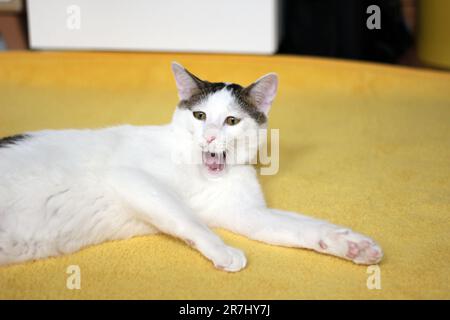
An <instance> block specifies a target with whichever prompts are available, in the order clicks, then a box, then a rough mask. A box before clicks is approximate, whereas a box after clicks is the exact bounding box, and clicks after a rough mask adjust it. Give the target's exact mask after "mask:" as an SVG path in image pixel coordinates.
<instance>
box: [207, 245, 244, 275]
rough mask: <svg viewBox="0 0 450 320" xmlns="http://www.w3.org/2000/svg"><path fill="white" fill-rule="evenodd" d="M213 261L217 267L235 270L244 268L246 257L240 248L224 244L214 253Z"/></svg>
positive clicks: (230, 270)
mask: <svg viewBox="0 0 450 320" xmlns="http://www.w3.org/2000/svg"><path fill="white" fill-rule="evenodd" d="M213 263H214V266H215V267H216V268H217V269H220V270H224V271H228V272H237V271H239V270H241V269H243V268H245V266H246V265H247V259H246V258H245V255H244V253H243V252H242V251H241V250H239V249H236V248H232V247H229V246H224V247H222V248H221V249H220V250H219V251H218V252H217V253H216V254H215V257H214V258H213Z"/></svg>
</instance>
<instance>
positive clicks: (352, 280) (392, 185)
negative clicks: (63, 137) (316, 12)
mask: <svg viewBox="0 0 450 320" xmlns="http://www.w3.org/2000/svg"><path fill="white" fill-rule="evenodd" d="M172 60H177V61H179V62H181V63H182V64H184V65H185V66H186V67H188V68H189V69H190V70H192V71H193V72H195V73H196V74H198V75H199V76H201V77H203V78H206V79H208V80H211V81H233V82H238V83H242V84H248V83H250V82H251V81H253V80H255V79H256V78H258V77H259V76H260V75H262V74H264V73H267V72H270V71H274V72H277V73H278V74H279V76H280V89H279V94H278V97H277V99H276V102H275V104H274V106H273V109H272V112H271V119H270V127H272V128H279V129H280V140H281V154H280V171H279V172H278V174H277V175H274V176H263V177H261V183H262V185H263V189H264V191H265V194H266V198H267V201H268V203H269V204H270V206H272V207H278V208H283V209H288V210H295V211H299V212H304V213H307V214H310V215H312V216H316V217H319V218H323V219H328V220H330V221H332V222H334V223H338V224H342V225H346V226H349V227H351V228H353V229H355V230H357V231H360V232H362V233H366V234H368V235H370V236H372V237H373V238H375V239H376V240H377V241H378V242H379V243H380V244H381V246H382V247H383V249H384V252H385V258H384V260H383V261H382V263H381V264H380V265H379V267H380V271H381V289H368V287H367V279H368V277H369V276H370V274H369V273H368V270H367V267H365V266H359V265H354V264H352V263H350V262H347V261H344V260H340V259H337V258H334V257H330V256H325V255H321V254H317V253H314V252H311V251H308V250H300V249H293V248H281V247H275V246H269V245H266V244H262V243H258V242H255V241H251V240H248V239H246V238H244V237H241V236H238V235H233V234H231V233H229V232H226V231H223V230H218V232H219V233H220V235H221V236H222V237H223V238H224V239H225V241H226V242H228V243H230V244H231V245H234V246H236V247H239V248H242V249H243V250H244V251H245V252H246V254H247V257H248V267H247V268H246V269H244V270H243V271H241V272H239V273H236V274H229V273H225V272H221V271H217V270H216V269H214V268H213V267H212V265H211V264H210V262H208V261H206V260H205V259H204V258H202V257H201V256H200V254H198V253H197V252H196V251H194V250H193V249H191V248H189V247H188V246H186V245H185V244H184V243H182V242H181V241H178V240H176V239H173V238H170V237H168V236H165V235H155V236H146V237H138V238H133V239H130V240H124V241H115V242H109V243H105V244H101V245H98V246H93V247H89V248H86V249H84V250H81V251H80V252H78V253H75V254H71V255H68V256H63V257H57V258H50V259H46V260H41V261H36V262H29V263H24V264H20V265H13V266H7V267H0V298H2V299H7V298H19V299H24V298H37V299H47V298H57V299H59V298H63V299H72V298H76V299H79V298H82V299H92V298H104V299H109V298H118V299H125V298H144V299H230V298H234V299H250V298H251V299H305V298H306V299H318V298H337V299H360V298H368V299H378V298H381V299H403V298H407V299H409V298H413V299H421V298H438V299H449V298H450V281H449V280H450V279H449V278H450V276H449V274H450V273H449V270H450V269H449V265H450V74H449V73H444V72H434V71H421V70H415V69H407V68H398V67H391V66H385V65H376V64H368V63H355V62H343V61H337V60H326V59H315V58H299V57H291V56H277V57H260V56H232V55H226V56H223V55H200V54H194V55H186V54H147V53H81V52H80V53H46V52H33V53H19V52H16V53H14V52H13V53H3V54H0V136H5V135H10V134H15V133H20V132H24V131H31V130H39V129H44V128H55V129H57V128H85V127H104V126H110V125H115V124H119V123H131V124H137V125H141V124H161V123H166V122H168V121H170V118H171V114H172V111H173V109H174V107H175V105H176V103H177V96H176V90H175V85H174V81H173V79H172V75H171V72H170V67H169V63H170V62H171V61H172ZM70 265H78V266H79V267H80V271H81V289H79V290H77V289H74V290H70V289H68V288H67V287H66V281H67V279H68V277H69V274H67V273H66V272H67V268H68V267H69V266H70ZM369 271H370V270H369Z"/></svg>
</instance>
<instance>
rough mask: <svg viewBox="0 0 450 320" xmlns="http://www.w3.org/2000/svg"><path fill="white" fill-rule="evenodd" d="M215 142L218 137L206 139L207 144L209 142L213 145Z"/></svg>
mask: <svg viewBox="0 0 450 320" xmlns="http://www.w3.org/2000/svg"><path fill="white" fill-rule="evenodd" d="M214 140H216V137H215V136H210V137H207V138H206V142H208V143H211V142H213V141H214Z"/></svg>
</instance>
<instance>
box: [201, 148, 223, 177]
mask: <svg viewBox="0 0 450 320" xmlns="http://www.w3.org/2000/svg"><path fill="white" fill-rule="evenodd" d="M226 157H227V155H226V153H225V151H223V152H202V160H203V165H204V166H205V167H206V168H207V169H208V172H209V173H213V174H218V173H221V172H222V171H223V170H224V169H225V164H226V161H225V160H226Z"/></svg>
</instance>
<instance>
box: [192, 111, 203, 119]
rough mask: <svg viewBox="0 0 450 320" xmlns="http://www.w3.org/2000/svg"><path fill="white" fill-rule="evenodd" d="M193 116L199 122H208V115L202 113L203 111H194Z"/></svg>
mask: <svg viewBox="0 0 450 320" xmlns="http://www.w3.org/2000/svg"><path fill="white" fill-rule="evenodd" d="M192 115H193V116H194V118H195V119H198V120H202V121H203V120H206V113H204V112H202V111H194V112H192Z"/></svg>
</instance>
